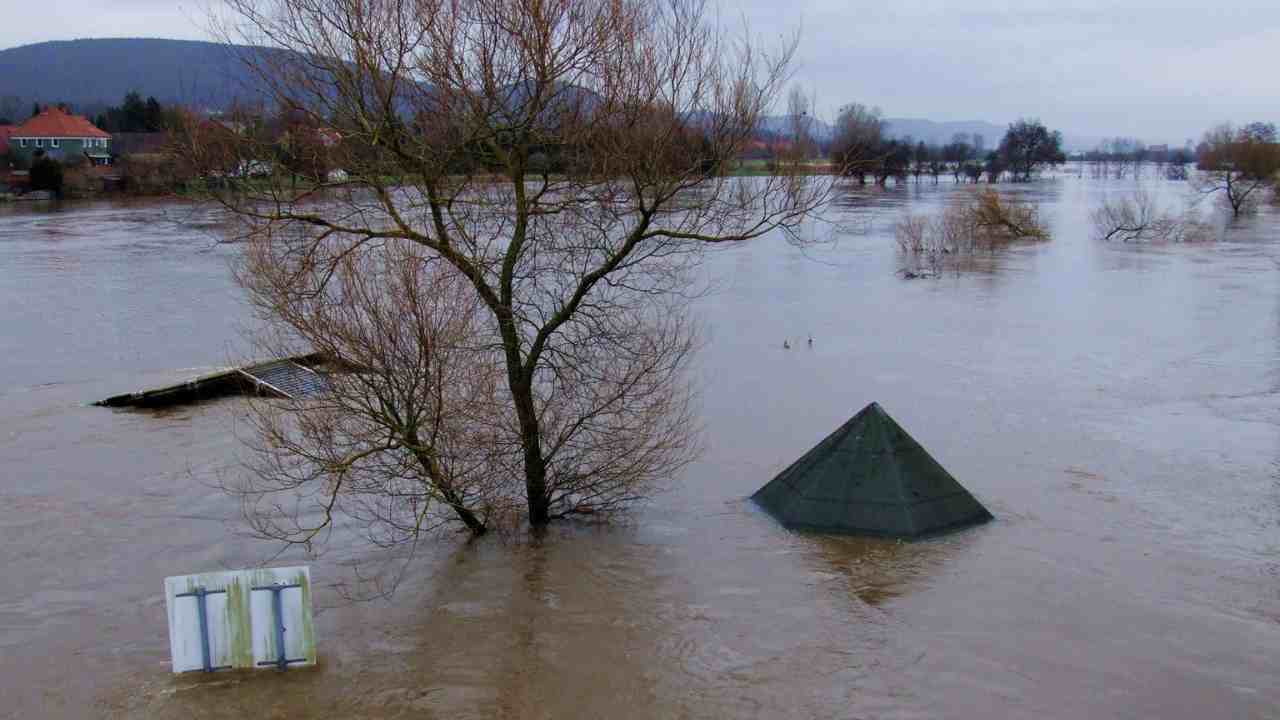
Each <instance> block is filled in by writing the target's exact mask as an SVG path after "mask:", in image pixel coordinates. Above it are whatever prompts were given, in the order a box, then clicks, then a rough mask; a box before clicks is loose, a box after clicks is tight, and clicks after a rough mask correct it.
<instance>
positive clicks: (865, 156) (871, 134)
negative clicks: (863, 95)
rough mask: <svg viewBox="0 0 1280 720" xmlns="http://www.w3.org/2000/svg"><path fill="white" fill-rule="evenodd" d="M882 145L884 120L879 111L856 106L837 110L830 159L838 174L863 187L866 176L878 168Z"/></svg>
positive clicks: (854, 104) (851, 105) (852, 105)
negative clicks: (851, 178) (838, 112)
mask: <svg viewBox="0 0 1280 720" xmlns="http://www.w3.org/2000/svg"><path fill="white" fill-rule="evenodd" d="M883 144H884V120H883V119H882V118H881V114H880V108H868V107H867V106H865V105H860V104H858V103H852V104H849V105H846V106H844V107H842V108H840V114H839V115H838V116H837V117H836V127H835V137H834V138H832V141H831V159H832V161H833V162H834V163H835V166H836V169H837V171H838V172H839V174H841V175H845V176H848V177H854V178H857V179H858V182H859V183H861V184H863V185H865V184H866V183H867V175H868V174H874V173H875V172H876V170H877V166H878V165H880V164H881V160H882V155H883V150H884V149H883V147H882V146H883Z"/></svg>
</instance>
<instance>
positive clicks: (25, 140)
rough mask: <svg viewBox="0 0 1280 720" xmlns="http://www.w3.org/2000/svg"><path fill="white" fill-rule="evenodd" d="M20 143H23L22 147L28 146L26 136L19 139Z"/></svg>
mask: <svg viewBox="0 0 1280 720" xmlns="http://www.w3.org/2000/svg"><path fill="white" fill-rule="evenodd" d="M18 143H19V144H21V146H22V147H26V146H27V139H26V138H22V139H21V140H19V141H18Z"/></svg>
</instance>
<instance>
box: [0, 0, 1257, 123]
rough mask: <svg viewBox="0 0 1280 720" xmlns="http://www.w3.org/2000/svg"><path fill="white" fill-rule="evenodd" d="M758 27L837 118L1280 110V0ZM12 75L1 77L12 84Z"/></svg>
mask: <svg viewBox="0 0 1280 720" xmlns="http://www.w3.org/2000/svg"><path fill="white" fill-rule="evenodd" d="M720 8H721V13H722V16H724V17H726V19H728V18H731V17H734V16H736V15H737V14H739V13H741V14H742V15H744V16H745V17H746V19H747V21H748V23H749V24H750V26H751V27H752V29H753V31H754V32H755V33H756V34H758V35H768V34H771V33H772V34H776V33H779V32H780V31H781V30H782V29H784V28H788V27H796V26H799V27H800V28H801V31H802V41H801V48H800V57H799V63H798V66H797V76H796V79H797V81H798V82H800V83H802V84H804V85H805V86H807V87H808V88H809V89H810V90H811V91H812V92H814V93H816V95H817V97H818V99H819V104H820V108H822V109H823V110H824V114H825V115H830V114H833V112H834V109H835V108H836V107H838V106H839V105H841V104H844V103H846V102H853V101H856V102H862V103H865V104H868V105H878V106H880V107H881V108H883V110H884V112H885V114H886V115H887V116H890V117H920V118H928V119H931V120H985V121H988V122H994V123H999V124H1004V123H1007V122H1009V121H1010V120H1013V119H1016V118H1018V117H1022V116H1029V117H1039V118H1040V119H1042V120H1043V121H1044V122H1045V123H1046V124H1048V125H1049V126H1050V127H1054V128H1058V129H1062V130H1063V131H1065V132H1067V133H1070V134H1075V135H1088V136H1111V135H1132V136H1137V137H1141V138H1143V139H1145V140H1147V141H1149V142H1166V141H1168V142H1178V143H1180V142H1181V141H1182V140H1184V139H1187V138H1191V137H1198V136H1199V135H1200V133H1201V132H1202V131H1203V130H1204V129H1205V128H1207V127H1209V126H1211V125H1214V124H1217V123H1219V122H1222V121H1225V120H1232V121H1235V122H1237V123H1244V122H1251V121H1254V120H1265V121H1280V0H1220V1H1218V2H1212V1H1210V2H1205V1H1204V0H1196V1H1194V2H1193V1H1190V0H1160V1H1155V0H1074V1H1073V0H1057V1H1054V2H1049V1H1047V0H1021V1H1019V2H1014V1H1010V2H996V1H994V0H969V1H968V2H952V1H948V0H880V2H864V1H862V0H853V1H850V0H745V1H743V2H737V3H735V2H732V1H731V0H722V2H720ZM204 13H205V6H204V5H202V4H201V0H195V1H194V2H178V3H175V2H173V0H114V1H113V2H111V3H108V4H106V5H104V4H103V3H102V2H101V0H44V1H43V2H39V3H20V4H18V5H17V6H15V7H13V8H10V9H9V10H8V12H6V13H5V14H4V17H5V23H4V24H3V26H0V47H12V46H15V45H24V44H28V43H34V42H41V41H45V40H65V39H71V38H75V37H169V38H189V39H206V38H205V36H204V33H203V32H202V31H201V22H202V20H201V19H202V18H203V17H204ZM3 83H4V80H3V78H0V90H2V89H3Z"/></svg>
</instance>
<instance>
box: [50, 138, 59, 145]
mask: <svg viewBox="0 0 1280 720" xmlns="http://www.w3.org/2000/svg"><path fill="white" fill-rule="evenodd" d="M49 147H58V138H53V139H52V140H50V141H49Z"/></svg>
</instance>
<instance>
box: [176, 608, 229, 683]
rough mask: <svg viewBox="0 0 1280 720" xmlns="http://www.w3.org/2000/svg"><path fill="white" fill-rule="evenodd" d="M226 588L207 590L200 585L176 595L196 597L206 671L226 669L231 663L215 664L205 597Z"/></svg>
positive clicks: (201, 655)
mask: <svg viewBox="0 0 1280 720" xmlns="http://www.w3.org/2000/svg"><path fill="white" fill-rule="evenodd" d="M226 592H227V591H226V590H205V589H204V588H202V587H198V588H196V589H195V590H192V591H191V592H185V593H178V594H177V595H175V596H174V597H193V598H195V599H196V613H197V614H198V615H199V618H200V659H201V661H202V665H203V666H204V671H205V672H213V671H214V670H226V669H228V668H230V667H231V666H230V665H219V666H218V667H214V666H213V656H212V653H210V652H209V610H208V608H207V607H206V606H205V598H207V597H208V596H210V595H218V594H219V593H223V594H225V593H226Z"/></svg>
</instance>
